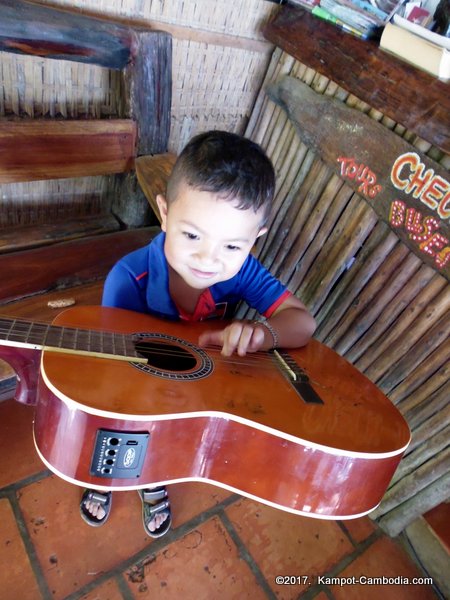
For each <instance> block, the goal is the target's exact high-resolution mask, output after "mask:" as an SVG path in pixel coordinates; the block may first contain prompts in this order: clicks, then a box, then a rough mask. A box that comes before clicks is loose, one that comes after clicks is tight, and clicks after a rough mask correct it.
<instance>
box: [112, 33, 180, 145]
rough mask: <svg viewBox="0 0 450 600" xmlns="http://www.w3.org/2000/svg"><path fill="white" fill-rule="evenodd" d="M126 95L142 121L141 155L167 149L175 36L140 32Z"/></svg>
mask: <svg viewBox="0 0 450 600" xmlns="http://www.w3.org/2000/svg"><path fill="white" fill-rule="evenodd" d="M124 76H125V87H126V93H125V97H126V98H127V101H128V103H129V105H128V112H129V115H130V117H131V118H132V119H133V120H134V121H136V122H137V123H138V127H139V131H138V148H137V154H138V155H142V154H160V153H162V152H167V145H168V142H169V134H170V117H171V102H172V38H171V37H170V35H169V34H167V33H164V32H161V31H159V32H158V31H155V32H149V31H146V32H140V33H138V34H136V43H135V48H134V52H133V61H132V62H131V63H130V64H129V66H128V67H127V68H126V69H125V73H124Z"/></svg>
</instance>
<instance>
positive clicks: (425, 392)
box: [391, 364, 450, 415]
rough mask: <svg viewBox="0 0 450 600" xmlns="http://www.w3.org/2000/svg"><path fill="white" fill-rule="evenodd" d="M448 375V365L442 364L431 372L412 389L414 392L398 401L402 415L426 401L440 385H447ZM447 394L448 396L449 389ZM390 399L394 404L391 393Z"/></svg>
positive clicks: (449, 367)
mask: <svg viewBox="0 0 450 600" xmlns="http://www.w3.org/2000/svg"><path fill="white" fill-rule="evenodd" d="M449 375H450V365H449V364H444V365H443V366H442V367H441V368H440V369H438V370H437V371H436V372H435V373H434V374H433V377H430V379H428V380H427V381H425V382H424V383H423V384H422V385H421V386H420V387H419V388H417V389H416V390H414V394H413V395H412V396H408V397H406V398H404V399H402V400H400V401H399V403H398V408H399V410H400V411H401V413H402V414H403V415H407V414H408V412H409V411H412V410H414V409H415V408H416V407H417V406H419V405H420V404H421V403H422V402H426V401H428V398H430V397H431V396H432V395H433V394H434V393H435V392H436V390H438V389H439V388H440V387H441V386H443V385H447V386H448V385H449V383H448V382H449V380H450V378H449ZM394 392H395V390H394ZM448 396H449V397H450V390H449V393H448ZM391 400H392V401H393V402H394V404H396V402H395V399H394V398H393V395H391Z"/></svg>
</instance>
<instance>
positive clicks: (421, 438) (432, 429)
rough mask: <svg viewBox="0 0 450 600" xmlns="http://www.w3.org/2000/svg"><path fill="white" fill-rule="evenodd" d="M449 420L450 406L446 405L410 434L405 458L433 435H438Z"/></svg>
mask: <svg viewBox="0 0 450 600" xmlns="http://www.w3.org/2000/svg"><path fill="white" fill-rule="evenodd" d="M449 420H450V405H449V404H447V405H446V406H444V408H443V409H442V410H441V411H440V412H438V413H436V414H434V415H432V416H431V417H430V418H429V419H427V420H426V421H424V422H423V423H421V424H420V425H419V426H418V427H416V429H414V431H413V432H412V438H411V442H410V444H409V446H408V448H407V449H406V452H405V456H407V455H408V454H410V453H411V452H413V451H414V450H415V449H416V448H417V447H418V446H420V445H421V444H423V443H425V442H427V440H429V439H430V438H432V437H433V436H434V435H436V434H437V433H439V432H440V431H441V430H442V429H444V427H446V426H447V425H448V423H449Z"/></svg>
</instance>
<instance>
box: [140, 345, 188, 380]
mask: <svg viewBox="0 0 450 600" xmlns="http://www.w3.org/2000/svg"><path fill="white" fill-rule="evenodd" d="M136 351H137V353H138V354H139V355H140V356H143V357H144V358H146V359H147V361H148V364H149V365H150V366H152V367H153V368H155V369H158V370H162V371H176V372H183V371H191V370H192V369H194V367H195V366H196V364H197V359H196V357H195V356H194V355H193V354H191V353H190V352H189V351H188V350H186V348H183V347H182V346H176V345H174V344H168V343H160V342H156V341H152V340H149V341H145V342H144V341H140V342H138V343H137V344H136Z"/></svg>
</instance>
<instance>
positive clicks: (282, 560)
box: [226, 499, 353, 599]
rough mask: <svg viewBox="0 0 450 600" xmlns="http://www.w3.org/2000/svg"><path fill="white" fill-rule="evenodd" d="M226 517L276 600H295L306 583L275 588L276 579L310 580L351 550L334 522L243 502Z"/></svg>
mask: <svg viewBox="0 0 450 600" xmlns="http://www.w3.org/2000/svg"><path fill="white" fill-rule="evenodd" d="M226 513H227V515H228V516H229V518H230V520H231V522H232V524H233V526H234V527H235V528H236V531H237V532H238V534H239V536H240V538H241V540H242V541H243V542H244V544H245V546H246V547H247V548H248V550H249V552H250V554H251V556H252V557H253V559H254V560H255V561H256V563H257V564H258V566H259V568H260V569H261V571H262V573H263V574H264V576H265V578H266V579H267V581H268V583H269V585H270V586H271V587H272V589H273V591H274V592H275V593H276V594H277V596H278V597H279V598H283V599H287V598H297V596H298V595H299V593H300V592H301V591H303V590H305V589H307V588H308V583H307V582H306V581H305V582H303V580H301V581H300V582H299V583H298V584H297V585H295V586H288V587H286V586H277V585H276V584H275V577H276V576H277V575H294V576H298V577H300V578H303V577H311V578H313V576H314V575H316V574H318V573H323V572H325V571H326V570H327V569H329V568H330V567H331V566H332V565H334V564H335V563H337V562H338V561H339V560H340V559H341V558H342V557H343V556H344V555H345V554H346V553H349V552H351V551H352V550H353V546H352V544H351V543H350V541H349V540H348V538H347V537H346V536H345V534H344V533H343V532H342V530H341V529H340V527H339V525H337V523H335V522H334V521H325V520H320V519H309V518H307V517H300V516H297V515H293V514H290V513H287V512H284V511H279V510H276V509H274V508H270V507H268V506H265V505H263V504H259V503H257V502H253V501H251V500H247V499H243V500H242V501H239V502H236V503H235V504H233V505H232V506H230V507H228V508H227V509H226Z"/></svg>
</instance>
